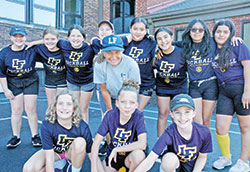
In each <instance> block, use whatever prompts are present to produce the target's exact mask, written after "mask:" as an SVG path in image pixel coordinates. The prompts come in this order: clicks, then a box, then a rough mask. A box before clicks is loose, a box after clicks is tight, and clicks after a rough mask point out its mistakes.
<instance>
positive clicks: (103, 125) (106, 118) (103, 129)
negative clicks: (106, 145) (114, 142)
mask: <svg viewBox="0 0 250 172" xmlns="http://www.w3.org/2000/svg"><path fill="white" fill-rule="evenodd" d="M109 115H111V114H110V111H109V112H107V114H106V115H105V116H104V118H103V119H102V122H101V125H100V126H99V128H98V130H97V133H98V134H100V135H101V136H103V137H104V136H106V134H107V133H108V122H109Z"/></svg>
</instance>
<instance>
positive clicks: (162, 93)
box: [155, 86, 187, 97]
mask: <svg viewBox="0 0 250 172" xmlns="http://www.w3.org/2000/svg"><path fill="white" fill-rule="evenodd" d="M155 92H156V95H157V96H160V97H174V96H175V95H177V94H187V87H185V86H182V88H180V89H175V90H166V89H164V88H162V87H157V86H156V91H155Z"/></svg>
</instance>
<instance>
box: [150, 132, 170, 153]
mask: <svg viewBox="0 0 250 172" xmlns="http://www.w3.org/2000/svg"><path fill="white" fill-rule="evenodd" d="M169 145H172V138H171V136H170V134H169V133H168V129H166V130H165V131H164V133H163V134H162V135H161V136H160V138H159V139H158V140H157V142H156V143H155V145H154V146H153V149H152V151H153V152H154V153H156V154H157V155H159V156H160V155H161V154H162V152H163V151H164V150H165V148H166V147H167V146H169Z"/></svg>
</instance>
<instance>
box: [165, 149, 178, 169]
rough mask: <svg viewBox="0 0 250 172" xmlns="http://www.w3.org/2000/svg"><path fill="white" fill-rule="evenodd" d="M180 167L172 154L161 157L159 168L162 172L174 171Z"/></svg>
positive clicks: (176, 158)
mask: <svg viewBox="0 0 250 172" xmlns="http://www.w3.org/2000/svg"><path fill="white" fill-rule="evenodd" d="M179 165H180V161H179V159H178V157H177V156H176V155H175V154H174V153H171V152H170V153H167V154H165V155H164V156H163V158H162V161H161V167H162V169H163V171H174V170H175V169H177V168H178V167H179Z"/></svg>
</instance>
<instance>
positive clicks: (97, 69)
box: [94, 61, 106, 84]
mask: <svg viewBox="0 0 250 172" xmlns="http://www.w3.org/2000/svg"><path fill="white" fill-rule="evenodd" d="M104 63H106V62H105V61H104V62H102V63H100V64H98V63H97V62H96V63H95V65H94V83H95V84H104V83H106V77H105V75H106V72H105V71H104V68H105V67H104V66H105V65H104Z"/></svg>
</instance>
